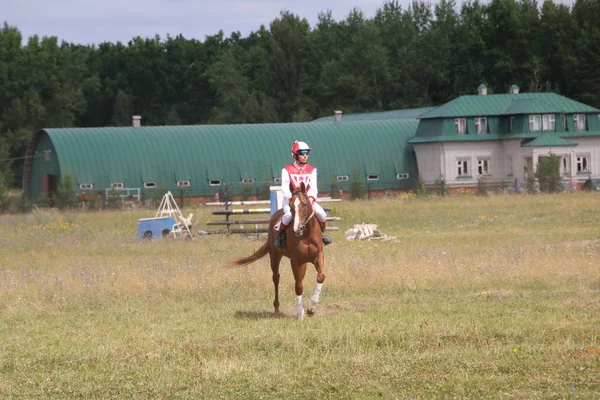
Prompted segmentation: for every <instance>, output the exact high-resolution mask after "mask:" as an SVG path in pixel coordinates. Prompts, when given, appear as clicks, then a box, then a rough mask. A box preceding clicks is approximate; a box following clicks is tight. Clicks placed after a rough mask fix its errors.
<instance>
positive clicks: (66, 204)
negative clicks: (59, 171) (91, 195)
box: [53, 169, 78, 210]
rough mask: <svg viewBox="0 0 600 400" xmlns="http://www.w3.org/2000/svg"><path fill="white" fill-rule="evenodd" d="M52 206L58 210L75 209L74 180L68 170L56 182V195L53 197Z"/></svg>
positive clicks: (76, 203) (76, 201)
mask: <svg viewBox="0 0 600 400" xmlns="http://www.w3.org/2000/svg"><path fill="white" fill-rule="evenodd" d="M53 201H54V204H55V205H56V206H57V207H58V209H59V210H67V209H73V208H77V205H78V200H77V194H76V193H75V179H74V178H73V174H72V173H71V171H70V170H69V169H67V170H66V172H65V174H64V175H63V176H62V178H61V179H60V180H59V181H58V185H57V192H56V195H54V196H53Z"/></svg>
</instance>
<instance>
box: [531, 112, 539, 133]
mask: <svg viewBox="0 0 600 400" xmlns="http://www.w3.org/2000/svg"><path fill="white" fill-rule="evenodd" d="M541 129H542V116H541V115H530V116H529V131H530V132H537V131H539V130H541Z"/></svg>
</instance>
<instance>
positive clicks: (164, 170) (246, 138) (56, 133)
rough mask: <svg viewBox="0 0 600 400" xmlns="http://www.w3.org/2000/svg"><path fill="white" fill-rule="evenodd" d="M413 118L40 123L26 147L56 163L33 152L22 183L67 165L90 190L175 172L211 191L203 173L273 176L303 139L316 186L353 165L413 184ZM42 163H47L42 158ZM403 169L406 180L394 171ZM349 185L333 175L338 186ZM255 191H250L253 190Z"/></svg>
mask: <svg viewBox="0 0 600 400" xmlns="http://www.w3.org/2000/svg"><path fill="white" fill-rule="evenodd" d="M417 124H418V120H414V119H405V120H382V121H357V122H341V123H335V124H312V123H293V124H254V125H194V126H153V127H139V128H134V127H125V128H69V129H44V130H42V131H39V132H36V134H35V135H34V138H33V139H32V143H31V144H30V149H32V150H33V149H35V152H36V153H37V154H42V153H43V152H44V151H46V150H48V149H50V150H52V152H53V154H55V156H56V159H57V160H58V163H56V165H54V166H52V165H51V164H53V163H44V162H43V161H40V159H39V158H37V159H35V160H34V161H33V162H32V163H31V165H30V167H29V168H30V171H28V170H27V169H28V168H27V166H26V168H25V173H24V175H25V176H24V189H25V191H26V194H27V195H29V197H30V198H35V197H37V196H38V195H39V194H40V191H41V184H40V181H41V176H42V175H43V174H53V175H56V176H57V177H60V176H62V175H63V174H64V173H65V171H66V170H67V168H68V169H69V170H70V171H71V172H72V174H73V175H74V177H75V179H76V182H77V184H82V183H91V184H93V190H94V191H97V190H103V189H105V188H109V187H110V184H111V182H123V183H124V186H125V187H128V188H143V186H144V182H151V181H154V182H156V184H157V186H159V187H160V186H163V185H166V187H167V188H168V189H169V190H176V189H177V186H176V182H177V181H178V180H189V181H190V184H191V185H190V187H189V188H187V189H186V192H187V195H189V196H200V195H212V194H213V193H214V192H215V191H216V190H218V189H220V188H219V187H214V186H211V185H209V181H210V180H221V181H222V182H223V183H226V182H240V181H242V180H243V179H249V178H253V179H255V181H257V182H260V181H265V180H266V179H269V180H271V181H272V179H273V178H274V177H279V176H280V172H281V168H282V167H283V166H285V165H287V164H289V163H290V162H292V161H293V159H292V157H291V154H290V148H291V145H292V143H293V141H294V140H303V141H305V142H307V143H308V144H309V145H310V146H311V148H312V152H311V159H310V163H311V164H313V165H315V166H316V167H317V169H318V171H319V190H320V191H325V192H329V189H330V188H331V183H332V177H333V176H334V175H349V176H351V175H352V174H353V173H355V172H358V173H359V174H360V176H361V179H362V182H363V183H367V181H366V176H367V174H379V175H380V179H379V180H378V181H372V182H368V183H369V184H371V189H390V188H405V187H406V188H410V187H412V186H414V178H415V175H416V162H415V160H414V152H413V150H412V146H411V145H409V144H408V140H409V139H411V138H412V137H413V136H414V135H415V132H416V129H417ZM46 164H47V165H46ZM398 173H409V174H410V178H411V179H409V180H398V179H397V178H396V174H398ZM344 185H349V183H348V182H340V186H341V187H342V188H345V186H344ZM255 192H256V191H255Z"/></svg>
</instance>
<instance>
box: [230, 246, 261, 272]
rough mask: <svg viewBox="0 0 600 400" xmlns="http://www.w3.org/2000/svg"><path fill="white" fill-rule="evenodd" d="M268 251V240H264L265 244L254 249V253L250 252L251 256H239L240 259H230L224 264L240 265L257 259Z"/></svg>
mask: <svg viewBox="0 0 600 400" xmlns="http://www.w3.org/2000/svg"><path fill="white" fill-rule="evenodd" d="M268 252H269V242H265V244H263V245H262V246H261V248H260V249H258V250H256V252H255V253H254V254H252V255H251V256H248V257H244V258H240V259H237V260H234V261H230V262H228V263H227V264H226V266H228V267H237V266H241V265H246V264H250V263H253V262H254V261H256V260H258V259H261V258H263V257H264V256H266V255H267V253H268Z"/></svg>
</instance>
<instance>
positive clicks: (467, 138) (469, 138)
mask: <svg viewBox="0 0 600 400" xmlns="http://www.w3.org/2000/svg"><path fill="white" fill-rule="evenodd" d="M546 135H547V136H554V137H558V138H563V139H564V138H581V137H598V136H600V131H581V132H560V134H558V133H550V132H541V133H540V132H527V133H510V134H485V135H461V136H458V135H445V136H415V137H414V138H412V139H410V140H409V143H411V144H416V143H437V142H482V141H490V140H509V139H536V138H538V137H541V136H546ZM548 140H551V139H548ZM565 140H566V139H565ZM543 141H545V139H543ZM566 141H567V142H570V141H569V140H566ZM571 143H573V142H571ZM561 146H563V145H561Z"/></svg>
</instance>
